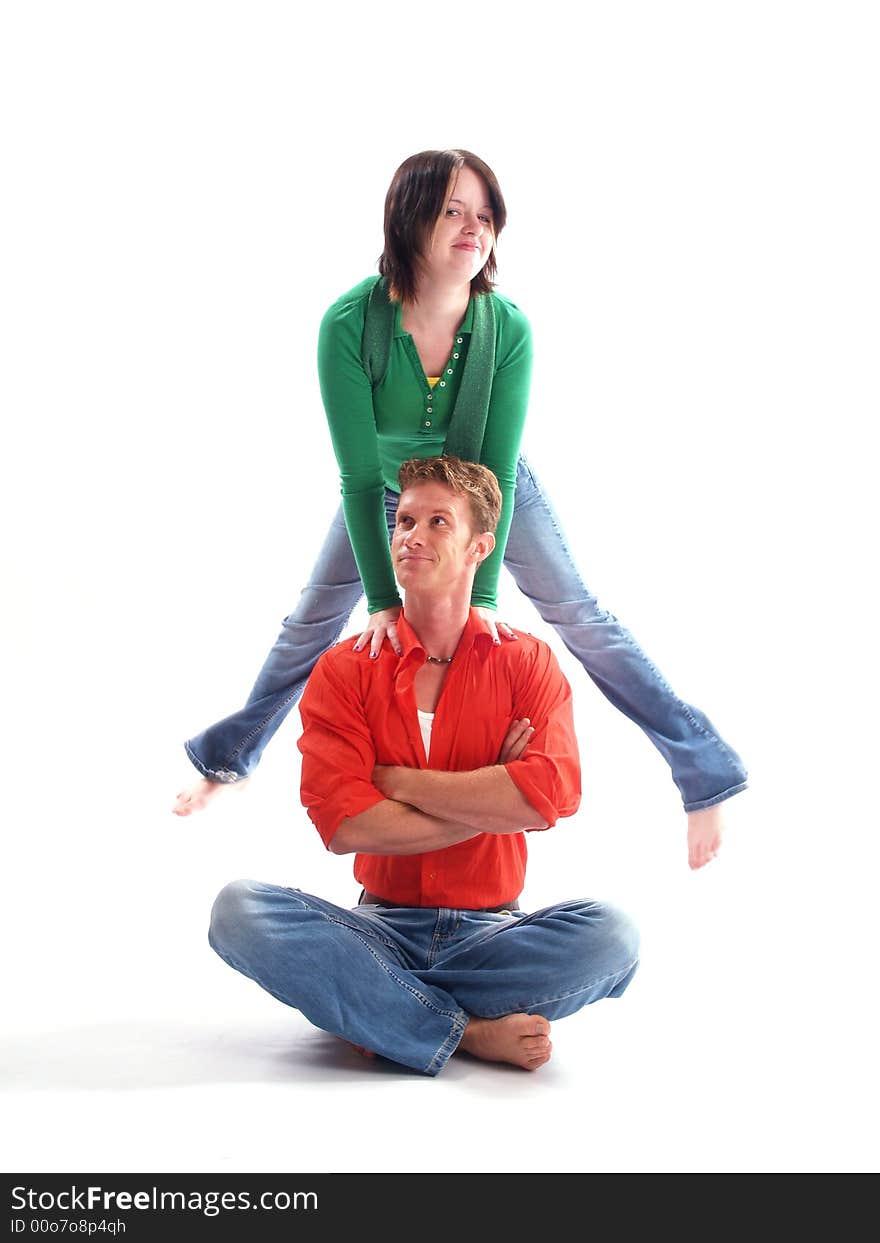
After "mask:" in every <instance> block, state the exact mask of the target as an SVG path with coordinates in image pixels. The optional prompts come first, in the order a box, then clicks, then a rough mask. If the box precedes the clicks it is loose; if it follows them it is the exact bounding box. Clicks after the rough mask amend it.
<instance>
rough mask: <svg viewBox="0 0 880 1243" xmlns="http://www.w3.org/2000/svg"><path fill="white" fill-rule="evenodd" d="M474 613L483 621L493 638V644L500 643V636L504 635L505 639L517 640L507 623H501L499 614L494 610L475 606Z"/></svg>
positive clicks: (483, 606) (480, 605)
mask: <svg viewBox="0 0 880 1243" xmlns="http://www.w3.org/2000/svg"><path fill="white" fill-rule="evenodd" d="M474 612H475V613H477V614H478V615H479V616H480V617H481V618H482V621H483V625H484V626H485V627H486V629H487V630H488V631H489V634H490V635H491V636H492V641H493V643H500V642H501V639H500V638H499V635H504V637H505V639H515V638H516V635H515V634H514V633H513V631H512V630H511V629H510V627H509V626H508V624H507V622H503V621H499V620H498V614H497V613H496V612H495V610H494V609H490V608H487V607H486V606H485V605H482V604H478V605H475V606H474Z"/></svg>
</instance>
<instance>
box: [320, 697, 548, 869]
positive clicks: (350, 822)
mask: <svg viewBox="0 0 880 1243" xmlns="http://www.w3.org/2000/svg"><path fill="white" fill-rule="evenodd" d="M533 733H534V730H533V729H532V728H531V725H530V723H529V721H528V720H522V721H514V722H513V724H512V725H511V727H510V730H509V731H508V734H507V737H506V738H505V740H504V744H503V745H502V748H501V753H500V754H499V757H498V762H497V763H496V764H491V765H488V766H486V767H485V768H477V769H473V770H472V771H470V772H440V771H436V770H434V769H424V768H403V767H399V766H393V765H379V766H378V767H376V768H374V769H373V784H374V785H375V786H376V788H377V789H378V790H380V791H381V792H382V793H383V794H384V795H385V800H384V802H381V803H376V804H375V805H374V806H373V807H369V808H368V809H367V810H366V811H363V812H361V813H360V814H359V815H357V816H349V817H348V818H347V819H346V820H343V821H342V823H341V824H340V825H339V828H338V829H337V830H336V832H335V834H334V835H333V837H332V839H331V841H330V849H331V851H332V852H333V853H334V854H343V855H344V854H351V853H353V852H354V851H358V852H359V853H361V854H375V855H414V854H422V853H424V852H427V851H431V850H442V849H443V848H444V847H446V846H455V845H457V843H458V842H465V841H468V840H469V839H470V838H472V837H476V836H477V835H478V834H479V833H520V832H522V830H523V829H546V828H547V825H548V822H547V821H546V820H545V819H544V818H543V817H542V816H541V815H540V814H539V813H538V812H537V811H536V810H535V808H534V807H532V805H531V803H529V802H528V800H527V799H526V798H525V797H524V796H523V795H522V794H521V793H520V791H519V789H518V788H517V786H516V785H515V784H514V782H513V780H512V779H511V777H510V776H509V775H508V772H507V769H506V768H505V767H504V765H505V764H506V763H510V762H511V761H513V760H516V759H519V758H520V757H521V756H522V755H523V753H524V752H525V750H526V747H527V745H528V741H529V738H530V737H531V736H532V734H533Z"/></svg>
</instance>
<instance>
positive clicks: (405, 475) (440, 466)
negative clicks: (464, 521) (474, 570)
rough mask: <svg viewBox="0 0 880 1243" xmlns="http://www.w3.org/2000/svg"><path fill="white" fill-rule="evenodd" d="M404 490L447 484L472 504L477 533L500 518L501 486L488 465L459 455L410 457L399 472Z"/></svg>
mask: <svg viewBox="0 0 880 1243" xmlns="http://www.w3.org/2000/svg"><path fill="white" fill-rule="evenodd" d="M397 482H398V483H399V484H400V490H401V492H405V491H406V489H407V488H412V487H414V486H415V485H416V484H419V483H445V484H446V486H447V488H449V489H450V490H451V491H452V492H455V493H457V495H459V496H466V497H467V499H468V503H469V504H470V507H471V518H472V519H473V528H474V535H482V533H483V532H484V531H492V532H493V533H494V531H495V528H496V527H497V526H498V520H499V519H500V517H501V489H500V488H499V486H498V480H497V479H496V478H495V476H494V475H493V474H492V472H491V470H489V468H488V466H481V465H480V464H479V462H463V461H462V460H461V458H457V457H451V456H450V457H421V458H410V459H409V461H407V462H404V463H403V464H402V466H401V468H400V470H399V471H398V472H397Z"/></svg>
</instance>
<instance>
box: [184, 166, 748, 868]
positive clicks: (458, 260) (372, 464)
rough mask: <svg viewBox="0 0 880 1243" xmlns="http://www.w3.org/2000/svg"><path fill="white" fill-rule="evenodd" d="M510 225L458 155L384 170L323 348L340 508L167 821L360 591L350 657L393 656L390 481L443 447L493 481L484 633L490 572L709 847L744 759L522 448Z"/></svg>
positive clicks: (259, 726) (234, 769)
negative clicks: (274, 637) (245, 689)
mask: <svg viewBox="0 0 880 1243" xmlns="http://www.w3.org/2000/svg"><path fill="white" fill-rule="evenodd" d="M506 216H507V212H506V208H505V205H504V198H503V196H502V194H501V190H500V187H499V185H498V182H497V179H496V178H495V175H494V174H493V173H492V171H491V169H490V168H489V167H488V166H487V165H486V164H485V163H484V162H483V161H482V160H481V159H479V158H478V157H477V156H475V155H473V154H472V153H470V152H468V151H424V152H421V153H419V154H418V155H414V156H411V157H410V158H409V159H408V160H405V161H404V163H403V164H402V165H401V166H400V168H399V169H398V170H397V172H396V173H395V175H394V179H393V181H392V183H391V186H390V188H389V191H388V195H387V197H386V202H385V249H384V251H383V254H382V257H381V259H380V261H379V273H380V275H379V277H375V276H374V277H370V278H369V279H367V280H365V281H362V282H361V283H360V284H359V285H356V286H355V287H354V289H351V290H349V292H348V293H346V294H344V295H343V296H342V297H341V298H339V299H337V301H336V302H334V303H333V305H332V306H331V307H330V309H329V310H328V311H327V313H326V315H325V316H324V318H323V321H322V323H321V331H320V335H319V340H318V371H319V378H320V384H321V395H322V398H323V402H324V408H325V411H326V414H327V421H328V424H329V427H330V435H331V439H332V441H333V448H334V452H335V454H336V459H337V462H338V463H339V470H340V475H341V483H342V506H341V509H340V512H339V513H338V514H337V516H336V519H335V520H334V522H333V524H332V526H331V529H330V532H329V534H328V536H327V540H326V542H325V544H324V547H323V549H322V551H321V553H320V555H319V558H318V562H317V564H316V566H315V569H314V571H313V573H312V577H311V579H310V581H309V583H308V585H307V586H306V588H305V590H304V591H303V594H302V597H301V599H300V602H299V604H298V606H297V608H296V610H295V612H294V613H292V614H291V615H290V617H288V618H286V620H285V622H284V628H283V630H282V632H281V634H280V636H279V638H278V641H277V642H276V644H275V646H274V647H273V649H272V651H271V652H270V654H269V657H268V659H267V661H266V663H265V665H264V666H263V669H262V671H261V673H260V676H259V678H258V679H257V682H256V684H255V686H254V689H253V691H252V692H251V695H250V698H249V699H248V701H247V703H246V704H245V706H244V708H242V709H241V710H240V711H239V712H236V713H234V714H233V715H232V716H230V717H226V718H225V719H224V720H222V721H220V722H218V723H217V724H216V725H213V726H211V727H210V728H209V729H207V730H205V731H204V732H203V733H201V734H199V735H198V736H197V737H195V738H193V739H191V740H190V741H189V742H188V743H186V750H187V753H188V754H189V757H190V759H191V760H192V762H193V763H194V764H195V766H196V768H197V769H198V770H199V772H200V773H201V774H202V779H201V781H199V782H198V783H197V784H196V785H195V786H193V787H192V788H191V789H189V790H186V791H183V792H182V793H181V794H180V795H179V796H178V803H177V806H176V808H175V811H176V812H177V814H179V815H188V814H189V813H190V812H192V811H194V810H197V809H199V808H200V807H203V806H204V805H205V804H206V802H207V801H208V800H209V799H210V798H211V797H212V796H213V795H214V794H215V793H216V792H217V791H218V790H220V789H222V788H223V786H224V784H229V783H234V782H236V781H240V780H242V779H243V778H245V777H247V776H248V775H249V774H250V772H251V771H252V770H253V768H254V767H255V766H256V764H257V763H258V761H259V758H260V755H261V754H262V750H263V747H264V746H265V745H266V743H267V742H268V741H269V739H270V738H271V737H272V735H273V734H274V733H275V731H276V729H277V728H278V726H279V725H280V724H281V721H282V720H283V719H284V717H285V716H286V715H287V713H288V712H289V711H290V709H291V708H292V707H293V705H294V704H295V703H296V701H297V699H298V698H299V695H300V694H301V692H302V689H303V686H304V685H305V682H306V679H307V678H308V675H309V673H310V672H311V670H312V668H313V667H314V664H315V662H316V660H317V659H318V657H319V656H320V655H321V653H322V652H324V651H326V649H327V648H328V647H330V646H331V644H333V643H334V642H335V641H336V640H337V639H338V637H339V635H340V633H341V632H342V629H343V627H344V626H345V624H346V622H347V621H348V618H349V617H350V615H351V612H352V610H353V609H354V607H355V605H356V604H357V602H358V600H359V599H360V598H361V595H362V593H363V592H366V596H367V604H368V609H369V614H370V622H369V625H368V627H367V628H366V629H365V630H364V632H363V634H361V636H360V637H359V639H358V641H357V643H356V645H355V646H356V649H358V650H360V649H362V648H363V649H366V647H367V645H368V644H369V649H370V654H371V655H375V654H376V653H377V652H378V650H379V648H380V647H381V645H382V643H383V641H384V640H385V639H386V638H387V640H388V641H389V642H390V643H391V644H392V646H393V647H394V648H395V650H396V651H398V653H399V652H400V647H399V644H398V639H397V632H396V624H395V623H396V619H397V616H398V614H399V612H400V607H401V604H400V597H399V595H398V592H397V586H396V583H395V579H394V574H393V571H392V566H391V556H390V552H389V538H388V537H389V530H390V529H391V527H393V523H394V511H395V508H396V502H397V489H398V483H397V472H398V468H399V467H400V464H401V462H402V461H405V460H406V459H408V458H413V457H431V456H433V455H435V454H441V453H444V452H446V453H454V454H456V455H457V456H459V457H463V458H470V459H472V460H475V461H480V462H482V463H483V464H484V465H486V466H488V467H489V468H490V469H491V470H492V471H493V472H494V473H495V475H496V476H497V478H498V482H499V484H500V486H501V491H502V496H503V510H502V517H501V522H500V524H499V527H498V530H497V532H496V547H495V551H494V553H493V554H492V556H491V557H489V558H488V559H487V560H486V561H485V562H484V563H483V564H482V565H481V567H480V570H479V572H478V574H477V576H476V580H475V582H474V591H473V596H472V603H473V605H474V606H475V607H476V608H478V610H479V611H480V613H481V615H482V616H483V618H484V620H485V623H486V627H487V629H488V630H489V631H490V632H491V634H492V636H493V638H494V639H495V641H496V642H501V637H500V636H503V637H505V638H509V639H512V638H513V637H514V635H513V632H512V631H511V630H510V629H509V627H507V626H506V625H505V624H504V623H502V622H500V621H498V620H497V619H496V615H495V607H496V593H497V585H498V575H499V571H500V568H501V564H502V562H503V563H504V564H505V565H506V566H507V567H508V569H509V570H510V571H511V573H512V574H513V576H514V579H515V580H516V582H517V584H518V586H519V587H520V589H521V590H522V591H523V593H524V594H525V595H526V596H528V597H529V599H530V600H531V601H532V602H533V604H534V605H535V607H536V608H537V609H538V612H539V613H540V614H541V616H542V617H543V618H544V620H545V621H547V622H549V623H551V624H552V625H553V626H554V627H555V628H556V630H557V631H558V633H559V635H560V637H561V638H562V640H563V641H564V643H565V644H566V646H567V647H568V648H569V650H570V651H571V652H572V653H573V654H574V655H575V656H576V657H577V658H578V659H579V660H580V661H581V663H582V664H583V666H584V668H585V669H586V671H587V673H588V674H589V675H590V677H591V678H592V679H593V681H594V682H595V683H596V685H597V686H598V687H599V688H600V690H601V691H602V692H603V694H605V695H606V696H607V698H608V699H610V700H611V702H612V703H613V704H614V705H615V706H616V707H617V708H619V709H620V710H621V711H622V712H624V713H625V714H626V715H627V716H628V717H629V718H630V719H631V720H633V721H635V722H636V723H637V724H638V725H640V726H641V728H642V729H643V730H644V731H645V733H646V734H647V735H648V737H649V738H650V739H651V741H652V742H653V743H654V744H655V746H657V748H658V749H659V750H660V751H661V752H662V754H663V755H664V756H665V758H666V759H667V761H668V762H669V764H670V767H671V768H672V775H673V779H674V780H675V782H676V784H677V786H678V788H679V790H680V792H681V795H682V799H683V802H684V807H685V811H686V812H687V813H688V820H689V832H688V840H689V858H690V863H691V866H692V867H699V866H702V864H703V863H706V862H708V861H709V860H710V859H711V858H712V857H714V854H715V853H716V852H717V849H718V846H719V845H720V818H719V807H720V804H721V803H722V802H723V801H724V800H725V799H727V798H729V797H731V795H733V794H736V793H737V792H738V791H740V790H742V789H743V788H744V787H745V783H746V772H745V769H744V768H743V765H742V762H741V761H740V759H739V757H738V756H737V755H736V753H735V752H734V751H732V750H731V748H730V747H728V746H727V745H726V744H725V743H724V742H723V741H722V740H721V738H720V737H719V735H718V733H717V732H716V730H715V729H714V727H713V726H712V724H711V722H710V721H709V720H708V719H707V718H706V717H705V716H704V715H703V714H702V713H701V712H699V711H698V710H697V709H696V708H694V707H692V706H691V705H689V704H685V703H683V702H682V701H681V700H680V699H679V698H678V697H677V696H676V695H675V694H674V692H673V691H672V689H671V687H670V686H669V685H668V683H666V681H665V680H664V679H663V678H662V677H661V675H660V674H659V672H658V671H657V669H656V668H655V667H654V666H653V665H652V664H651V663H650V661H649V660H648V659H647V658H646V657H645V655H644V653H643V652H642V651H641V649H640V648H639V646H638V644H637V643H636V642H635V640H634V639H633V638H632V636H631V635H630V634H629V633H628V632H627V631H626V630H625V629H624V628H623V627H622V626H621V625H620V623H619V622H618V621H617V619H616V618H615V617H613V616H612V615H611V614H610V613H607V612H605V611H604V610H603V609H601V608H600V607H599V605H598V603H597V601H596V598H595V596H593V595H592V594H591V593H590V592H589V591H588V590H587V588H586V586H585V585H584V583H583V581H582V579H581V577H580V575H579V573H578V571H577V568H576V566H575V564H574V560H573V558H572V555H571V552H570V550H569V547H568V545H567V543H566V541H565V538H564V536H563V534H562V532H561V528H560V526H559V522H558V520H557V519H556V517H555V514H554V512H553V509H552V507H551V505H550V503H549V500H548V499H547V497H546V495H545V494H544V492H543V490H542V488H541V485H540V484H539V482H538V480H537V479H536V477H535V475H534V473H533V472H532V470H531V469H530V468H529V466H528V464H527V463H526V462H525V460H524V459H523V458H522V457H521V456H520V453H519V449H520V441H521V438H522V431H523V424H524V422H525V416H526V409H527V405H528V393H529V382H530V377H531V366H532V341H531V332H530V329H529V324H528V321H527V320H526V317H525V316H524V315H523V313H522V312H521V311H520V310H519V308H518V307H517V306H515V304H514V303H512V302H510V301H509V300H508V299H507V298H505V297H502V296H501V295H500V294H498V293H496V292H494V290H493V287H492V278H493V277H494V275H495V272H496V262H495V244H496V242H497V239H498V236H499V234H500V233H501V230H502V229H503V227H504V224H505V220H506ZM365 659H366V655H365Z"/></svg>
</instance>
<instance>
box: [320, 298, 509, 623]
mask: <svg viewBox="0 0 880 1243" xmlns="http://www.w3.org/2000/svg"><path fill="white" fill-rule="evenodd" d="M378 281H379V278H378V277H375V276H373V277H369V278H368V279H367V280H365V281H362V282H361V283H360V284H359V285H356V286H355V287H354V289H351V290H349V291H348V293H346V294H343V296H342V297H341V298H338V299H337V301H336V302H334V304H333V305H332V306H331V307H330V309H329V310H328V311H327V313H326V315H325V316H324V318H323V320H322V322H321V330H320V333H319V337H318V377H319V381H320V385H321V395H322V398H323V401H324V408H325V411H326V414H327V422H328V425H329V428H330V436H331V440H332V442H333V449H334V452H335V454H336V459H337V462H338V464H339V470H340V480H341V489H342V500H343V510H344V513H345V520H346V526H347V527H348V531H349V536H350V538H351V542H352V547H353V549H354V554H355V560H356V561H357V565H358V571H359V573H360V576H361V580H362V582H363V585H364V590H365V591H366V594H367V601H368V607H369V610H370V612H371V613H375V612H377V611H378V610H379V609H383V608H388V607H390V606H391V605H394V604H399V603H400V596H399V595H398V592H397V587H396V584H395V581H394V574H393V570H392V567H391V556H390V553H389V550H388V533H387V528H386V525H385V517H384V506H383V497H384V490H385V488H386V487H389V488H391V489H392V490H394V491H397V490H398V484H397V471H398V468H399V466H400V463H401V462H402V461H405V460H406V459H407V458H410V457H431V456H434V455H437V454H441V453H443V452H448V453H455V454H456V455H457V456H459V457H463V458H467V459H470V460H476V461H480V462H482V463H483V464H484V465H486V466H488V467H489V468H490V469H491V470H492V471H494V473H495V475H496V476H497V477H498V482H499V484H500V486H501V493H502V498H503V506H502V514H501V522H500V523H499V526H498V530H497V531H496V548H495V551H494V552H493V553H492V556H491V557H489V558H487V560H486V561H484V562H483V564H482V565H481V566H480V568H479V570H478V571H477V576H476V579H475V581H474V590H473V593H472V596H471V600H472V603H473V604H475V605H488V606H489V607H492V608H494V607H495V606H496V603H497V584H498V575H499V572H500V568H501V564H502V561H503V555H504V547H505V545H506V542H507V534H508V531H509V529H510V519H511V516H512V513H513V494H514V491H515V484H516V461H517V457H518V454H519V445H520V440H521V438H522V429H523V424H524V422H525V415H526V409H527V405H528V391H529V382H530V378H531V366H532V341H531V331H530V329H529V324H528V321H527V319H526V317H525V316H524V315H523V314H522V312H521V311H520V310H519V308H518V307H517V306H516V305H515V304H514V303H512V302H510V301H509V299H507V298H505V297H503V296H502V295H500V294H497V293H492V294H487V295H482V296H479V297H474V298H472V299H471V301H470V304H469V306H468V310H467V312H466V314H465V317H464V319H463V321H462V323H461V326H460V328H459V330H458V333H457V334H456V338H455V341H454V344H453V350H452V354H451V355H450V357H449V359H448V360H447V366H446V367H444V369H443V375H442V377H441V379H440V381H439V382H438V384H437V385H436V386H435V387H434V388H433V389H432V388H431V386H430V385H429V384H428V381H427V378H426V376H425V374H424V370H423V368H422V364H421V360H420V359H419V356H418V352H417V350H416V348H415V343H414V341H413V339H412V337H411V336H410V335H409V333H407V332H405V331H404V330H403V327H402V323H401V309H400V305H399V304H395V303H391V302H389V301H388V299H387V296H386V295H385V293H384V290H383V289H382V288H381V287H380V288H378V289H377V288H376V286H377V282H378ZM382 284H383V285H384V282H382ZM371 296H372V299H373V307H374V309H373V310H371V312H370V316H369V319H367V306H368V303H370V300H371ZM365 324H366V331H365ZM371 376H373V377H376V378H377V379H378V383H376V385H375V387H374V385H373V383H372V380H371ZM481 424H482V425H483V430H482V432H481Z"/></svg>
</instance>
